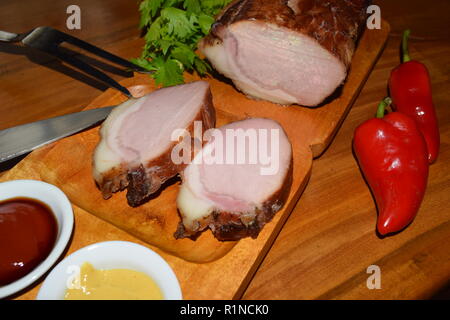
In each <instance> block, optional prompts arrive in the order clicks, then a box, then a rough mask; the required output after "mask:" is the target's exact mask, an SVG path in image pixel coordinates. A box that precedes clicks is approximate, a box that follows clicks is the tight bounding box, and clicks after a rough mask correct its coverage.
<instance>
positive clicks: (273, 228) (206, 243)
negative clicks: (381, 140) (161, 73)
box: [2, 23, 389, 299]
mask: <svg viewBox="0 0 450 320" xmlns="http://www.w3.org/2000/svg"><path fill="white" fill-rule="evenodd" d="M388 33H389V25H388V24H386V23H384V24H383V28H382V30H375V31H366V32H365V33H364V35H363V37H362V38H361V41H360V43H359V46H358V48H357V50H356V52H355V55H354V59H353V66H352V68H351V71H350V73H349V76H348V79H347V81H346V83H345V85H344V87H343V88H342V90H341V92H340V95H339V96H338V97H337V98H335V99H334V100H332V101H331V102H330V103H329V104H327V105H324V106H322V107H320V108H316V109H307V108H301V107H299V106H289V107H285V106H279V105H275V104H272V103H270V102H265V101H257V100H252V99H248V98H247V97H245V96H244V95H243V94H242V93H240V92H238V91H236V89H235V88H234V87H233V86H231V85H230V84H228V83H225V82H222V81H219V80H217V79H213V78H211V79H208V81H209V83H210V85H211V91H212V94H213V103H214V106H215V108H216V110H217V124H218V125H219V126H220V125H223V124H226V123H229V122H230V121H235V120H241V119H245V118H247V117H265V118H271V119H274V120H277V121H278V122H279V123H280V124H281V125H282V127H283V129H284V130H285V131H286V134H287V135H288V137H289V139H290V141H291V144H292V149H293V181H292V187H291V191H290V194H289V197H288V200H287V202H286V204H285V206H284V207H283V208H282V210H281V211H280V212H278V213H277V214H276V215H275V217H274V219H273V220H272V221H271V222H270V223H268V224H267V225H266V226H265V227H264V229H263V231H262V232H261V233H260V234H259V236H258V238H257V239H250V238H247V239H243V240H240V241H238V242H237V243H236V244H235V243H230V242H219V241H217V240H215V239H214V238H213V237H212V235H211V233H210V232H209V231H206V232H204V233H203V234H202V235H201V237H199V239H197V241H195V242H193V241H191V240H190V239H182V240H175V239H174V238H173V233H174V231H175V228H176V224H177V222H178V220H179V218H178V213H177V209H176V206H175V196H176V193H177V190H178V188H179V186H178V184H172V185H170V186H167V187H166V188H165V189H164V190H163V192H161V194H160V195H159V196H158V197H157V198H155V199H154V200H151V201H149V202H148V203H146V204H145V205H144V206H142V207H138V208H129V207H128V205H127V202H126V198H125V196H124V193H121V194H119V195H114V196H113V198H112V199H111V200H107V201H105V200H103V199H102V197H101V194H100V191H99V190H96V188H95V185H94V182H93V180H92V175H91V161H92V160H91V159H92V150H93V148H94V147H95V145H96V144H97V142H98V128H93V129H90V130H88V131H85V132H83V133H81V134H78V135H74V136H72V137H69V138H66V139H63V140H61V141H59V142H56V143H55V144H54V145H52V146H50V147H48V148H46V149H45V152H40V150H38V152H33V153H31V154H30V155H29V156H28V157H26V158H25V159H24V160H22V162H21V163H20V165H19V166H17V167H15V168H13V169H11V170H10V171H9V172H8V173H7V174H6V175H5V176H3V177H2V180H12V179H21V178H23V177H27V176H31V177H33V178H35V179H36V178H37V179H41V180H44V181H46V182H49V183H52V184H55V185H57V186H58V187H60V188H61V189H62V190H63V191H64V192H65V193H66V194H67V196H68V197H69V199H70V200H71V202H72V204H73V205H74V206H75V207H76V210H77V211H85V210H86V211H87V212H89V213H91V214H93V215H96V216H97V217H100V218H101V219H103V220H105V221H108V222H110V223H112V224H113V225H115V226H117V227H119V228H121V229H123V230H125V231H128V232H129V233H130V234H132V235H134V236H136V237H138V238H140V239H141V240H144V241H147V243H146V245H151V247H152V249H154V250H156V251H158V252H159V253H160V254H161V255H162V256H163V257H164V258H165V259H166V260H167V261H168V262H169V264H170V265H171V266H172V268H173V269H174V271H175V274H176V275H177V277H178V279H179V281H180V283H181V286H182V291H183V296H184V297H186V298H190V299H208V298H209V299H231V298H238V297H240V296H241V295H242V292H243V289H244V288H245V287H246V286H247V284H248V281H249V280H250V278H251V277H252V276H253V274H254V271H255V270H256V268H257V267H258V265H259V263H260V262H261V261H262V259H263V258H264V256H265V254H266V253H267V251H268V249H269V247H270V246H271V244H272V242H273V240H274V239H275V237H276V236H277V234H278V232H279V231H280V230H281V227H282V225H283V224H284V222H285V221H286V219H287V217H288V216H289V214H290V212H291V211H292V209H293V208H294V205H295V203H296V202H297V200H298V198H299V197H300V194H301V193H302V192H303V189H304V188H305V186H306V184H307V182H308V178H309V175H310V171H311V165H312V158H313V153H312V151H311V146H313V145H318V146H320V147H326V145H327V144H328V142H329V141H330V140H331V136H330V135H332V134H333V133H334V132H335V131H336V130H337V126H339V125H340V123H341V122H342V121H343V118H344V117H345V115H346V113H347V112H348V110H349V109H350V108H351V105H352V103H353V101H354V99H355V98H356V96H357V95H358V93H359V90H360V89H361V87H362V85H363V83H364V81H365V79H366V77H367V76H368V74H369V72H370V70H371V68H372V66H373V64H374V63H375V61H376V58H377V57H378V54H379V53H380V52H381V50H382V48H383V46H384V43H385V40H386V38H387V35H388ZM191 80H195V78H194V79H191ZM122 84H123V85H124V86H126V87H127V88H129V89H130V91H131V92H132V93H133V94H134V95H136V96H142V95H143V94H145V93H147V92H149V91H152V90H155V87H154V86H153V85H152V82H151V81H150V79H149V78H148V77H147V76H145V75H144V76H143V75H136V76H135V77H134V78H132V79H127V80H125V81H122ZM123 100H124V97H123V96H122V94H120V93H118V92H116V91H114V90H111V89H109V90H108V91H106V92H105V93H104V94H102V95H101V96H99V97H98V98H96V99H95V100H94V101H93V102H92V103H91V104H90V105H89V106H88V107H87V109H90V108H96V107H103V106H109V105H115V104H117V103H120V102H121V101H123ZM316 149H317V148H316ZM36 154H37V155H36ZM69 163H70V165H68V164H69ZM36 169H37V172H36V171H34V170H36ZM96 194H97V196H95V195H96ZM154 217H156V218H158V220H162V221H164V223H162V226H163V227H162V228H160V226H161V224H157V226H155V229H149V228H148V227H146V221H148V220H149V219H150V220H151V219H153V218H154ZM80 219H84V221H80ZM92 219H94V217H92V216H89V215H88V216H84V218H79V219H78V220H76V221H75V223H76V224H77V225H78V227H77V228H76V229H75V231H74V240H72V241H71V243H70V247H69V251H72V250H75V249H76V248H81V247H82V246H81V245H80V243H79V241H77V240H76V239H77V237H87V238H90V239H92V240H93V241H95V242H100V241H104V238H103V234H105V233H107V232H108V230H109V229H111V228H112V226H110V225H108V226H104V228H102V229H99V228H97V229H96V230H95V232H94V233H90V232H91V229H90V228H89V229H87V228H83V227H82V226H89V225H90V222H89V220H92ZM153 230H156V233H155V231H153ZM152 232H153V234H152ZM155 235H156V237H155ZM177 243H178V246H179V247H177ZM191 251H192V252H191ZM195 251H198V252H195ZM168 252H170V253H168ZM172 254H175V255H176V256H177V257H179V258H177V257H176V256H174V255H172ZM222 256H223V257H222ZM218 257H220V258H219V259H217V258H218ZM186 259H187V260H190V261H195V262H204V261H205V260H206V261H207V263H202V264H198V263H194V262H189V261H186ZM210 259H214V261H211V262H210V261H209V260H210ZM216 259H217V260H216ZM191 283H196V284H197V285H198V286H195V287H192V286H190V284H191Z"/></svg>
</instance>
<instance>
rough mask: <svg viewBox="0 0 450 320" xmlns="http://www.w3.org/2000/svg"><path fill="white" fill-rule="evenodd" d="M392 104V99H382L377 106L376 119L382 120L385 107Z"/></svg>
mask: <svg viewBox="0 0 450 320" xmlns="http://www.w3.org/2000/svg"><path fill="white" fill-rule="evenodd" d="M391 103H392V99H391V98H389V97H386V98H384V99H383V100H382V101H381V102H380V104H379V105H378V109H377V116H376V117H377V118H378V119H382V118H383V117H384V111H385V110H386V107H388V106H390V105H391Z"/></svg>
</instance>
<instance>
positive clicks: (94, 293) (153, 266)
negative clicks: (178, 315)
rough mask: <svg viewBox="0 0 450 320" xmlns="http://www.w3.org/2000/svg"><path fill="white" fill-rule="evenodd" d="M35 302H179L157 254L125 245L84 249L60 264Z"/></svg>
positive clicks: (173, 283) (176, 289)
mask: <svg viewBox="0 0 450 320" xmlns="http://www.w3.org/2000/svg"><path fill="white" fill-rule="evenodd" d="M36 299H38V300H63V299H67V300H139V299H146V300H147V299H155V300H157V299H164V300H180V299H182V294H181V288H180V284H179V282H178V279H177V277H176V276H175V273H174V272H173V270H172V269H171V268H170V266H169V265H168V264H167V262H166V261H165V260H164V259H163V258H162V257H161V256H160V255H158V254H157V253H156V252H154V251H152V250H150V249H148V248H146V247H144V246H141V245H139V244H136V243H133V242H127V241H107V242H100V243H95V244H92V245H90V246H87V247H84V248H82V249H80V250H78V251H76V252H74V253H72V254H71V255H69V256H68V257H66V258H65V259H64V260H63V261H61V262H60V263H59V264H58V265H57V266H56V267H55V268H54V269H53V270H52V271H51V272H50V274H49V275H48V276H47V278H46V279H45V281H44V283H43V284H42V286H41V288H40V290H39V292H38V295H37V297H36Z"/></svg>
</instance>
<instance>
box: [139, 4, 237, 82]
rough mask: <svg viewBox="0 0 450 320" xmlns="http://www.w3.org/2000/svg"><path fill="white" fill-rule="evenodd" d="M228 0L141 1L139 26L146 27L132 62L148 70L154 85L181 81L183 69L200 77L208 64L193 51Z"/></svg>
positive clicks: (207, 69)
mask: <svg viewBox="0 0 450 320" xmlns="http://www.w3.org/2000/svg"><path fill="white" fill-rule="evenodd" d="M230 2H231V0H142V1H141V3H140V5H139V11H140V13H141V18H140V22H139V27H140V28H141V29H144V30H146V34H145V46H144V49H143V51H142V54H141V57H140V58H137V59H132V62H133V63H135V64H137V65H139V66H141V67H143V68H145V69H147V70H151V71H155V72H154V73H153V74H152V77H153V78H154V79H155V82H156V83H157V84H162V85H163V86H171V85H176V84H180V83H183V82H184V79H183V72H184V71H185V70H186V71H189V72H191V71H196V72H197V73H198V74H199V75H201V76H204V75H206V74H207V73H208V72H210V71H211V66H210V65H209V64H208V63H207V62H206V61H205V60H203V59H201V58H200V57H199V56H198V55H197V54H196V53H195V51H196V50H197V44H198V41H200V39H202V38H203V37H204V36H206V35H207V34H208V33H209V31H210V29H211V25H212V24H213V23H214V17H215V15H217V14H218V13H219V12H220V11H221V10H222V9H223V8H224V7H225V6H226V5H227V4H228V3H230Z"/></svg>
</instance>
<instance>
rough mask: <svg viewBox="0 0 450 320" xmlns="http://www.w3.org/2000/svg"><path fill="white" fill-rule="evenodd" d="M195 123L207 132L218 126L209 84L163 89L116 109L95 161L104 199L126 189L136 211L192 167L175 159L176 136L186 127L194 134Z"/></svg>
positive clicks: (106, 125)
mask: <svg viewBox="0 0 450 320" xmlns="http://www.w3.org/2000/svg"><path fill="white" fill-rule="evenodd" d="M194 121H201V123H202V126H203V128H204V129H208V128H212V127H214V125H215V111H214V107H213V104H212V96H211V91H210V88H209V84H208V83H207V82H205V81H196V82H192V83H189V84H184V85H179V86H174V87H168V88H163V89H159V90H156V91H154V92H152V93H150V94H148V95H146V96H144V97H141V98H139V99H130V100H128V101H126V102H124V103H123V104H121V105H120V106H118V107H117V108H116V109H114V110H113V111H112V112H111V114H110V115H109V116H108V118H107V119H106V120H105V122H104V123H103V125H102V127H101V129H100V135H101V140H100V142H99V144H98V146H97V148H96V149H95V152H94V159H93V160H94V161H93V175H94V179H95V181H96V183H97V186H98V187H99V189H100V190H101V191H102V194H103V197H104V198H105V199H108V198H109V197H111V195H112V193H114V192H117V191H120V190H123V189H125V188H127V200H128V203H129V205H130V206H132V207H135V206H138V205H140V204H141V203H142V202H143V201H144V200H145V199H146V198H147V197H148V196H149V195H150V194H152V193H154V192H156V191H157V190H158V189H159V188H160V187H161V185H162V184H163V183H164V182H165V181H167V180H168V179H170V178H172V177H173V176H175V175H177V174H178V173H179V172H180V171H182V170H183V168H184V167H185V166H186V165H187V164H186V163H179V164H177V163H174V162H173V161H172V159H171V152H172V149H173V148H174V146H175V145H177V144H178V141H173V139H172V135H173V132H174V131H175V130H180V129H186V132H187V133H189V134H190V136H193V130H194ZM188 142H189V143H190V142H191V141H190V140H189V141H188ZM200 143H201V142H200Z"/></svg>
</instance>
